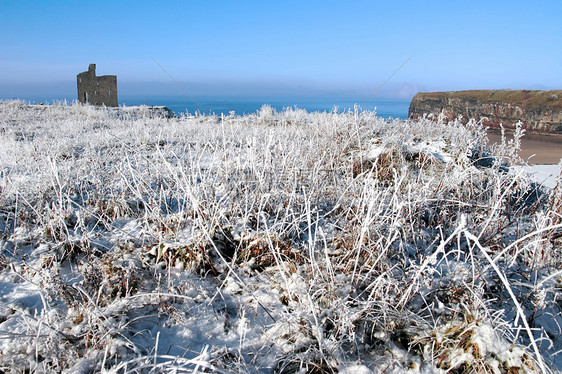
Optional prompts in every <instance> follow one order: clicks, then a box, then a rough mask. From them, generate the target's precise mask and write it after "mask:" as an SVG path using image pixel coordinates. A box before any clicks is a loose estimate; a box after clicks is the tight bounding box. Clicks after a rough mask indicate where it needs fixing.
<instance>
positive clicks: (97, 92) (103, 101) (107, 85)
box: [76, 64, 119, 106]
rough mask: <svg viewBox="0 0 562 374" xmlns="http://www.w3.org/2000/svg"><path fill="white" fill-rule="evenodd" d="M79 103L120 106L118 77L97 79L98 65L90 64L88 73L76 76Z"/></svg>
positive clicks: (109, 76)
mask: <svg viewBox="0 0 562 374" xmlns="http://www.w3.org/2000/svg"><path fill="white" fill-rule="evenodd" d="M76 83H77V85H78V101H80V102H81V103H83V104H85V103H89V104H91V105H98V106H102V105H105V106H118V105H119V104H118V103H117V76H116V75H102V76H100V77H96V64H90V66H89V67H88V71H85V72H83V73H80V74H78V75H77V76H76Z"/></svg>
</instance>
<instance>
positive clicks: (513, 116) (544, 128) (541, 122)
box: [408, 90, 562, 134]
mask: <svg viewBox="0 0 562 374" xmlns="http://www.w3.org/2000/svg"><path fill="white" fill-rule="evenodd" d="M441 113H442V114H443V115H445V116H446V117H447V118H448V120H454V119H456V118H458V117H459V116H462V119H461V121H462V122H463V123H466V122H467V121H468V120H469V119H471V118H474V119H476V120H477V121H480V120H482V122H483V124H484V125H485V126H490V127H499V126H500V124H502V125H503V126H504V127H506V128H514V127H515V124H516V123H517V122H518V121H521V122H522V123H523V128H525V129H526V130H527V131H529V132H538V133H557V134H562V90H556V91H530V90H496V91H491V90H474V91H452V92H423V93H418V94H417V95H416V96H414V98H413V99H412V102H411V104H410V110H409V113H408V116H409V117H410V118H413V119H416V118H420V117H422V116H424V115H430V116H433V118H437V116H439V115H440V114H441Z"/></svg>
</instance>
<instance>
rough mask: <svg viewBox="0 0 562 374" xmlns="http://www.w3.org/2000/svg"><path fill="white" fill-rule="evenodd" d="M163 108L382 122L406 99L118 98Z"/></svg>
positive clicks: (397, 114) (396, 114)
mask: <svg viewBox="0 0 562 374" xmlns="http://www.w3.org/2000/svg"><path fill="white" fill-rule="evenodd" d="M2 100H23V101H26V102H29V103H31V104H37V103H44V104H52V103H55V102H61V101H66V102H68V103H72V102H73V101H76V98H75V97H73V98H69V97H53V98H45V97H38V96H23V97H12V98H3V99H2ZM137 105H149V106H166V107H168V108H169V109H171V110H172V111H173V112H174V113H175V114H176V115H181V114H196V113H200V114H217V115H221V114H225V115H228V114H230V113H231V112H234V113H235V114H236V115H244V114H251V113H256V112H258V111H259V110H260V109H261V107H262V106H264V105H269V106H271V107H272V108H273V109H275V110H276V111H282V110H284V109H286V108H298V109H304V110H306V111H308V112H330V111H333V110H336V111H338V112H346V111H349V110H354V107H355V106H357V107H358V108H359V109H360V110H370V111H371V110H375V111H376V113H377V115H378V116H379V117H384V118H402V119H404V118H407V117H408V108H409V106H410V100H409V99H387V98H374V99H371V100H365V98H358V97H334V96H270V97H261V96H260V97H258V96H256V97H250V96H218V95H213V96H196V97H188V96H187V95H175V96H164V95H155V96H150V95H148V96H147V95H120V96H119V106H137Z"/></svg>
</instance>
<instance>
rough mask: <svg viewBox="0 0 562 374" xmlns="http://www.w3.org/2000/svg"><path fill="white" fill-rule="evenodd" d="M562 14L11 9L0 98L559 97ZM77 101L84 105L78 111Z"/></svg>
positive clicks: (364, 7)
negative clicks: (474, 93)
mask: <svg viewBox="0 0 562 374" xmlns="http://www.w3.org/2000/svg"><path fill="white" fill-rule="evenodd" d="M561 20H562V1H560V0H553V1H540V0H537V1H534V2H530V1H450V0H449V1H386V2H380V1H314V0H310V1H305V0H301V1H244V0H239V1H211V0H209V1H161V2H157V1H154V0H151V1H142V0H137V1H118V0H114V1H90V2H85V1H74V2H71V1H25V0H17V1H11V0H2V1H0V97H16V96H25V95H30V94H32V93H33V92H37V93H38V92H41V93H42V94H47V93H49V92H50V93H52V95H53V96H57V95H59V96H60V95H61V94H62V93H64V94H66V93H68V94H69V95H73V94H74V92H75V79H76V78H75V77H76V74H77V73H79V72H81V71H84V70H86V69H87V66H88V64H89V63H96V64H97V73H98V75H103V74H116V75H117V76H118V81H119V90H120V92H121V93H127V92H131V93H134V92H141V91H142V92H144V91H151V92H153V93H161V94H166V93H169V94H177V93H178V88H177V87H176V86H175V84H174V83H173V82H172V81H171V79H170V78H169V76H168V75H167V74H166V73H165V72H164V71H163V70H162V69H161V68H160V67H159V66H158V65H157V64H156V63H155V62H154V61H153V60H152V58H151V57H150V56H152V57H154V59H156V60H157V61H158V62H159V63H160V64H161V65H162V66H163V67H165V69H166V70H167V71H168V72H169V73H170V74H171V75H173V76H174V78H175V79H177V80H178V81H180V82H182V84H183V85H184V86H185V87H186V89H188V90H190V91H191V92H193V93H194V94H219V95H220V94H228V93H232V94H236V93H246V94H248V93H252V92H256V93H260V92H276V93H303V94H306V93H310V94H320V93H341V94H354V95H367V96H368V95H369V94H370V93H372V92H374V90H375V89H376V88H377V87H379V86H380V84H381V83H383V82H384V81H385V80H386V79H387V78H388V77H389V76H390V75H391V74H392V73H393V72H394V71H395V70H396V69H397V68H398V67H399V66H400V65H401V64H403V63H404V61H406V60H407V59H408V58H409V57H410V56H412V55H413V57H412V58H411V59H410V60H409V61H408V62H407V63H406V64H405V65H404V66H403V67H402V69H401V70H400V71H398V72H397V73H396V74H395V75H394V76H393V77H392V79H391V80H390V81H389V83H388V84H387V85H386V86H385V87H384V88H383V89H382V90H381V91H380V93H378V95H382V96H388V97H411V96H412V95H413V94H414V93H415V92H417V91H419V90H424V91H432V90H463V89H477V88H489V89H492V88H513V89H519V88H529V89H561V88H562V47H561V46H562V21H561ZM71 98H73V97H71Z"/></svg>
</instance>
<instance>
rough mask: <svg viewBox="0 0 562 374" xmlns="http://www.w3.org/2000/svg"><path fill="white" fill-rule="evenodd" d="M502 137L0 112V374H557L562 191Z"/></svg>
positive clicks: (561, 346)
mask: <svg viewBox="0 0 562 374" xmlns="http://www.w3.org/2000/svg"><path fill="white" fill-rule="evenodd" d="M519 135H520V134H519ZM517 136H518V135H517ZM517 136H516V140H517ZM517 146H518V144H517V141H515V142H512V143H504V144H502V145H500V146H497V147H495V148H490V147H488V146H487V144H486V133H485V129H483V128H482V127H481V126H479V125H478V124H476V123H472V122H470V123H469V124H468V125H466V126H463V125H461V124H460V123H448V124H447V123H442V122H439V123H432V122H429V121H425V120H421V121H419V122H412V121H405V120H394V121H387V120H385V119H381V118H378V117H376V116H375V114H374V113H373V112H366V111H359V110H357V111H355V112H348V113H307V112H305V111H302V110H297V109H292V110H286V111H284V112H281V113H277V112H275V111H274V110H272V109H271V108H269V107H267V106H266V107H263V108H262V110H261V111H260V112H258V113H256V114H254V115H247V116H243V117H238V116H234V115H231V116H225V117H217V116H195V117H182V118H172V119H165V118H158V117H155V116H154V115H152V114H151V113H150V112H149V111H148V110H146V109H143V108H140V109H138V110H136V111H134V110H130V111H126V112H125V111H115V110H110V109H103V108H93V107H89V106H82V105H76V104H74V105H70V106H68V105H54V106H45V107H30V106H28V105H26V104H24V103H21V102H14V101H8V102H0V235H1V237H0V240H1V241H0V244H1V253H0V297H1V298H0V370H3V371H12V372H26V371H27V372H61V371H64V372H68V373H77V372H82V373H89V372H100V371H105V372H109V373H121V372H153V373H161V372H170V373H172V372H192V371H200V372H219V373H222V372H229V373H230V372H264V373H267V372H278V373H289V372H311V373H333V372H338V371H339V372H344V373H351V372H362V373H368V372H371V371H372V372H386V373H397V372H412V373H421V372H423V373H429V372H447V371H451V372H459V373H460V372H486V373H487V372H492V373H515V372H536V371H541V370H544V371H547V372H556V371H557V370H560V369H562V338H561V337H560V336H561V329H562V328H561V324H562V314H561V310H560V309H561V307H562V302H561V294H560V290H561V289H562V271H561V270H560V269H561V265H562V254H561V240H562V239H561V238H562V219H561V218H562V217H561V213H562V187H559V185H556V186H554V188H552V189H549V188H543V187H540V186H539V185H537V184H535V183H533V182H532V181H531V180H530V179H529V178H528V177H527V175H526V174H525V173H524V172H523V170H521V169H520V168H519V169H518V168H512V167H510V166H511V163H512V161H514V158H515V157H517V156H516V151H517Z"/></svg>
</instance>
